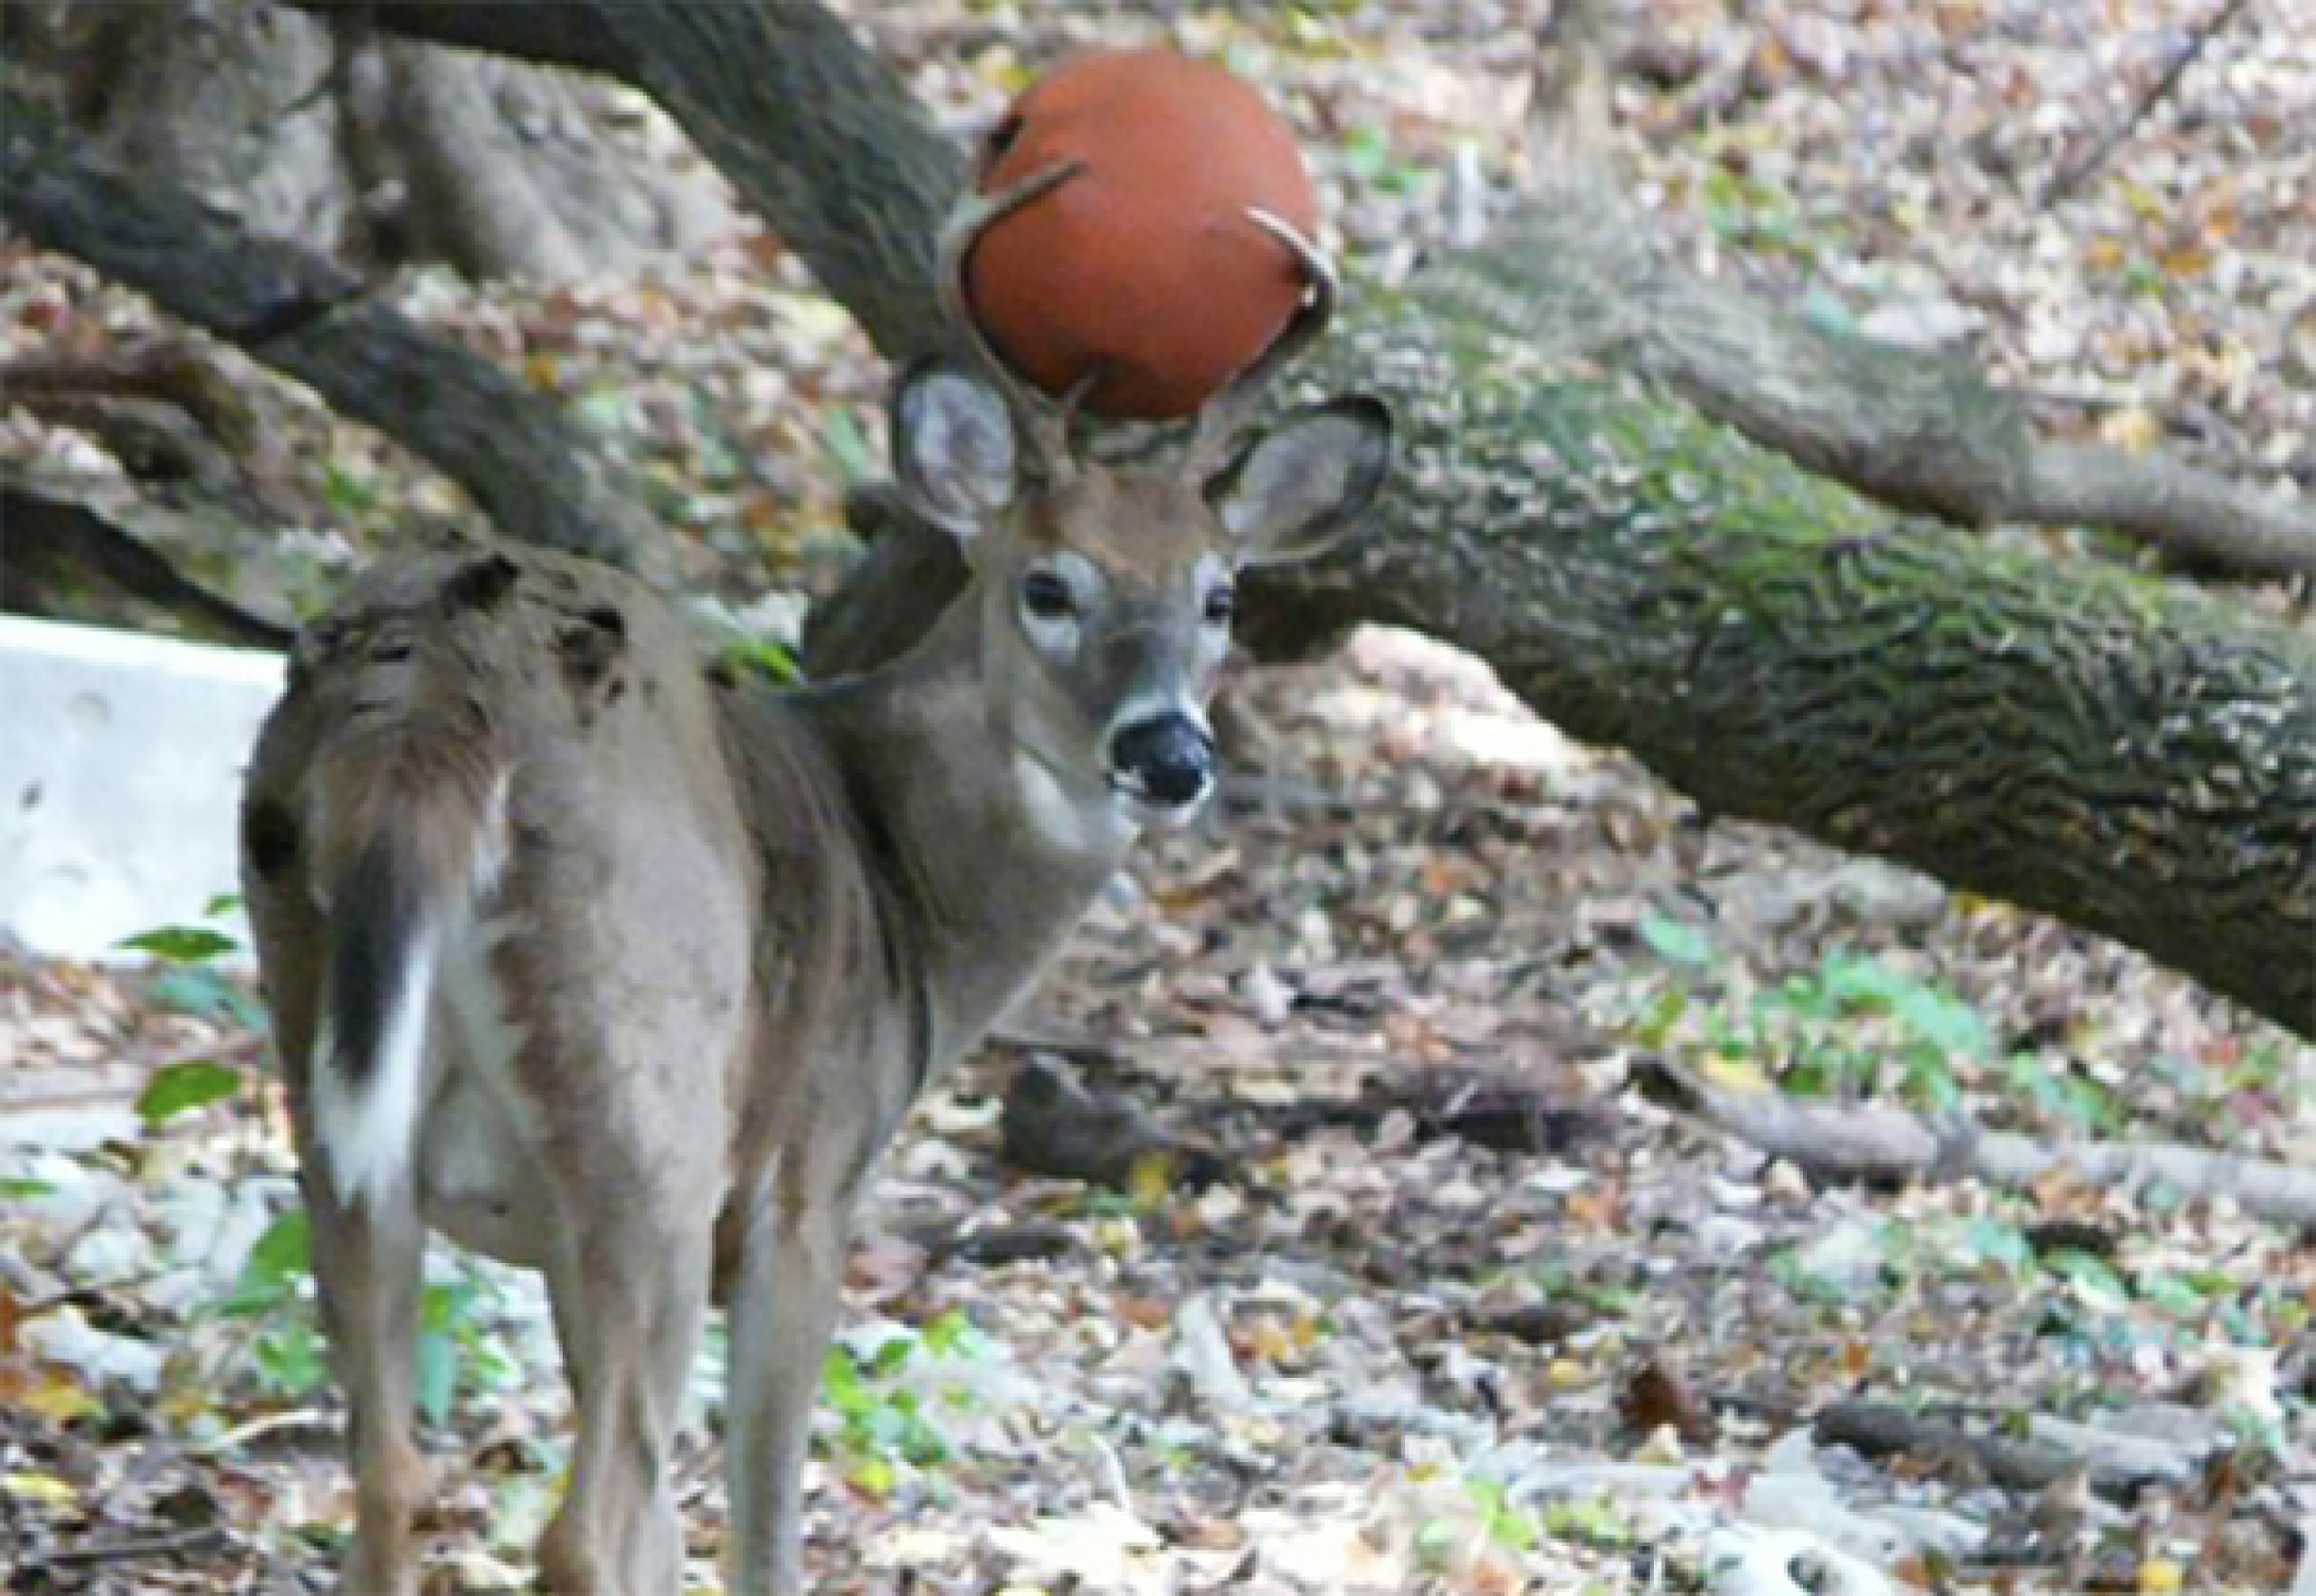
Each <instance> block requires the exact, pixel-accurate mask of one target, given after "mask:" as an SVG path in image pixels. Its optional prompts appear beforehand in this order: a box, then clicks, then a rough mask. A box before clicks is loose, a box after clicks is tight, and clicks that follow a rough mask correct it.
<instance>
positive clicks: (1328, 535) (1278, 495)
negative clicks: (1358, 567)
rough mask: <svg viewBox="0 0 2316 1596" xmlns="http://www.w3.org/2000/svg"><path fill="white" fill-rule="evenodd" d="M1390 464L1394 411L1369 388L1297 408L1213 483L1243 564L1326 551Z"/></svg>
mask: <svg viewBox="0 0 2316 1596" xmlns="http://www.w3.org/2000/svg"><path fill="white" fill-rule="evenodd" d="M1390 470H1391V411H1390V410H1388V409H1387V408H1385V406H1384V404H1383V402H1382V401H1381V400H1380V399H1376V398H1372V397H1371V396H1369V395H1367V394H1352V395H1349V396H1347V397H1344V398H1341V399H1330V400H1328V401H1327V402H1326V403H1325V404H1316V405H1313V406H1311V407H1310V408H1308V409H1306V410H1299V411H1296V412H1295V413H1293V414H1291V415H1289V416H1287V417H1286V419H1285V420H1283V421H1281V422H1280V423H1278V424H1277V426H1274V427H1273V428H1271V429H1270V431H1269V432H1266V433H1265V434H1263V436H1262V437H1261V438H1259V439H1258V440H1256V442H1254V443H1252V444H1251V445H1249V446H1248V448H1247V449H1246V450H1245V451H1242V452H1241V453H1240V454H1239V457H1238V459H1236V460H1235V461H1232V462H1231V463H1230V464H1229V466H1228V467H1226V468H1224V470H1222V472H1221V474H1220V475H1219V476H1217V477H1216V478H1215V479H1214V480H1213V481H1211V482H1210V483H1209V484H1207V489H1206V491H1207V498H1208V500H1209V501H1210V503H1211V504H1212V505H1213V506H1214V510H1215V514H1216V515H1217V516H1219V517H1220V518H1221V521H1222V527H1223V530H1224V531H1225V532H1226V533H1228V534H1229V537H1230V540H1231V544H1232V549H1231V553H1232V555H1233V556H1234V557H1235V558H1236V559H1237V560H1238V561H1239V564H1240V565H1280V564H1284V563H1286V562H1289V561H1294V560H1307V559H1310V558H1311V557H1313V556H1315V555H1319V554H1322V553H1324V552H1325V550H1326V549H1327V548H1328V547H1329V546H1332V545H1333V544H1334V543H1335V542H1336V540H1337V539H1339V538H1341V537H1343V534H1344V533H1345V532H1347V531H1349V530H1350V529H1351V527H1352V524H1353V522H1354V521H1356V520H1357V519H1358V518H1359V516H1360V513H1361V512H1362V510H1364V509H1366V508H1367V507H1368V506H1369V505H1370V504H1371V503H1372V502H1373V501H1374V499H1375V495H1376V493H1377V491H1378V490H1379V489H1381V487H1382V486H1383V479H1384V477H1385V475H1386V474H1387V473H1388V472H1389V471H1390Z"/></svg>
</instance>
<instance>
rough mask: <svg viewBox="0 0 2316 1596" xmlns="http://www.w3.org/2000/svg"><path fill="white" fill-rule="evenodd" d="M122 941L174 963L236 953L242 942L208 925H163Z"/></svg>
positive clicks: (122, 943) (204, 961) (204, 960)
mask: <svg viewBox="0 0 2316 1596" xmlns="http://www.w3.org/2000/svg"><path fill="white" fill-rule="evenodd" d="M119 945H120V946H122V947H126V948H133V949H135V950H136V951H137V952H138V953H148V954H151V955H153V956H154V957H156V958H159V959H166V960H167V961H168V962H169V963H170V964H204V963H206V962H207V961H209V960H211V959H214V958H216V957H218V956H219V955H223V954H229V953H232V952H233V950H234V949H235V948H237V947H239V946H241V944H240V943H238V942H235V941H234V940H233V938H232V937H230V936H226V935H225V934H224V933H223V932H222V931H212V930H210V929H209V928H208V927H207V926H157V927H156V928H155V929H153V930H150V931H140V932H138V934H137V935H136V936H130V937H125V938H123V939H122V941H121V943H120V944H119Z"/></svg>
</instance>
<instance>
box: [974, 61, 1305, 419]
mask: <svg viewBox="0 0 2316 1596" xmlns="http://www.w3.org/2000/svg"><path fill="white" fill-rule="evenodd" d="M1073 157H1074V158H1076V159H1077V160H1079V161H1082V162H1083V163H1085V169H1084V170H1083V171H1081V172H1080V173H1079V174H1078V175H1077V176H1075V177H1072V178H1071V179H1069V180H1068V182H1066V183H1064V184H1062V185H1060V186H1059V187H1058V188H1055V189H1053V190H1051V191H1049V193H1047V194H1045V195H1040V196H1039V198H1037V199H1034V200H1032V201H1030V202H1029V203H1028V204H1025V205H1023V206H1022V207H1021V208H1020V210H1017V211H1014V212H1012V213H1011V214H1008V215H1006V216H1003V217H1001V218H1000V219H998V220H997V221H996V222H994V223H992V224H991V225H990V226H989V227H988V228H987V229H986V230H985V231H984V232H983V233H982V236H981V238H980V239H979V240H978V241H976V242H975V243H974V244H973V249H972V251H971V252H970V253H969V254H968V255H967V257H966V258H965V261H964V287H965V299H966V303H967V305H968V306H969V307H970V309H971V310H972V312H973V318H974V319H975V320H976V321H978V322H979V323H980V325H981V328H982V333H983V334H984V335H985V336H986V337H988V339H989V341H990V342H991V343H992V345H993V346H994V347H995V348H996V350H997V353H998V354H999V356H1001V358H1002V359H1003V360H1004V361H1005V362H1006V364H1007V365H1008V366H1011V367H1012V369H1013V370H1014V371H1015V372H1016V373H1017V374H1018V375H1020V376H1021V377H1023V378H1024V379H1026V380H1027V381H1029V382H1030V383H1031V384H1033V385H1036V386H1037V387H1039V388H1040V389H1042V390H1043V391H1045V392H1046V393H1048V394H1066V393H1068V391H1070V390H1071V389H1072V388H1074V387H1075V386H1076V385H1077V384H1078V383H1079V382H1080V381H1081V380H1083V379H1085V378H1087V376H1092V377H1093V378H1094V379H1095V380H1094V383H1093V385H1092V387H1091V388H1090V389H1089V390H1088V391H1087V394H1086V397H1085V399H1084V401H1083V403H1084V406H1085V408H1086V409H1087V410H1089V411H1091V412H1093V413H1096V414H1097V415H1104V416H1110V417H1116V418H1129V417H1130V418H1134V419H1138V420H1149V421H1156V420H1172V419H1174V418H1177V417H1181V416H1185V415H1188V414H1190V413H1191V412H1192V411H1194V410H1196V409H1197V408H1198V407H1199V406H1200V405H1201V404H1203V403H1204V402H1205V401H1206V400H1207V399H1208V398H1210V397H1211V396H1212V395H1213V394H1214V393H1215V391H1216V390H1217V389H1219V388H1220V386H1221V385H1223V384H1224V383H1225V382H1226V381H1228V380H1229V377H1230V375H1231V374H1232V373H1234V372H1236V371H1238V370H1239V368H1240V367H1242V366H1245V365H1246V364H1247V363H1248V362H1249V361H1251V360H1252V359H1254V358H1255V356H1258V355H1259V354H1261V353H1262V351H1263V350H1264V349H1265V348H1266V347H1268V345H1269V343H1270V341H1271V340H1272V339H1273V338H1275V337H1277V336H1278V333H1279V331H1280V329H1282V328H1284V327H1285V326H1286V322H1287V320H1288V318H1289V317H1291V316H1292V315H1293V313H1294V310H1295V308H1296V304H1297V302H1298V301H1299V299H1300V298H1301V294H1302V291H1303V276H1302V272H1301V271H1300V270H1299V269H1298V268H1297V266H1296V261H1295V259H1294V257H1293V255H1292V254H1290V253H1289V252H1288V251H1287V249H1286V246H1285V245H1283V244H1282V243H1280V242H1279V241H1278V240H1277V239H1276V238H1274V237H1272V236H1271V235H1270V234H1269V233H1266V232H1265V231H1264V230H1263V229H1262V228H1261V227H1259V226H1258V225H1257V224H1256V223H1254V222H1252V221H1250V220H1248V216H1247V214H1246V213H1247V209H1248V206H1258V207H1261V208H1263V209H1265V210H1267V211H1269V212H1271V213H1272V214H1275V215H1277V216H1278V217H1279V218H1281V219H1282V220H1284V221H1286V222H1288V223H1292V224H1293V225H1294V226H1295V227H1296V230H1297V231H1299V232H1301V233H1303V235H1304V236H1305V237H1306V238H1315V236H1316V234H1317V228H1318V200H1317V197H1316V195H1315V194H1314V193H1313V191H1312V187H1311V180H1310V177H1309V176H1308V175H1307V174H1306V173H1305V170H1304V166H1303V156H1302V152H1301V151H1300V150H1299V149H1298V148H1297V147H1296V143H1295V137H1294V135H1293V134H1292V133H1291V132H1290V131H1289V130H1288V129H1287V128H1286V124H1285V123H1283V122H1281V121H1280V120H1279V119H1278V118H1277V116H1276V115H1275V114H1274V113H1273V112H1272V111H1271V109H1270V108H1269V107H1268V106H1267V105H1265V104H1264V103H1263V101H1262V98H1261V97H1260V96H1259V95H1258V94H1257V93H1256V92H1255V90H1253V89H1252V88H1251V87H1249V86H1248V84H1247V83H1246V82H1244V81H1241V80H1240V79H1239V78H1237V77H1234V76H1233V75H1231V74H1230V73H1229V72H1228V71H1224V70H1223V69H1222V68H1220V67H1219V66H1213V65H1210V64H1209V63H1207V62H1199V61H1193V60H1191V59H1190V58H1189V57H1187V56H1184V55H1182V54H1180V53H1178V52H1174V51H1172V50H1167V49H1160V48H1153V49H1142V50H1121V51H1104V52H1097V53H1094V54H1089V55H1084V56H1080V57H1078V58H1077V59H1076V60H1073V61H1071V62H1068V63H1067V64H1065V65H1063V66H1062V67H1061V68H1059V69H1058V70H1057V71H1054V72H1053V73H1052V74H1050V75H1049V76H1048V77H1046V78H1044V79H1042V80H1040V81H1039V82H1037V83H1034V84H1032V85H1030V88H1029V89H1027V90H1024V91H1023V92H1022V93H1021V95H1020V98H1019V99H1017V100H1015V101H1014V102H1013V105H1012V108H1011V109H1010V110H1009V111H1008V112H1007V114H1006V115H1005V117H1004V118H1003V119H1001V120H1000V122H999V123H998V125H997V128H995V130H994V131H993V132H992V134H991V135H990V138H989V141H988V143H987V145H986V146H985V147H984V149H983V152H982V171H981V176H980V185H981V187H982V190H983V191H984V192H990V191H993V190H996V189H1000V188H1002V187H1003V186H1004V185H1007V184H1008V183H1011V182H1012V181H1013V180H1015V179H1017V178H1020V177H1023V176H1029V175H1030V174H1033V173H1036V172H1038V171H1040V170H1042V169H1044V168H1045V167H1047V166H1050V165H1051V164H1053V163H1054V162H1056V161H1059V160H1067V159H1070V158H1073Z"/></svg>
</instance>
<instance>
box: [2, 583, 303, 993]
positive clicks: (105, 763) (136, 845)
mask: <svg viewBox="0 0 2316 1596" xmlns="http://www.w3.org/2000/svg"><path fill="white" fill-rule="evenodd" d="M283 671H284V661H283V660H282V658H281V656H280V655H278V654H267V653H258V652H252V651H245V650H240V649H218V648H209V647H205V646H204V645H201V644H197V643H186V642H178V641H174V640H172V639H167V638H157V637H146V636H142V635H139V634H137V633H134V632H110V631H105V630H102V629H99V628H93V627H86V626H65V625H60V624H57V623H55V622H47V621H34V620H30V619H27V618H25V617H24V616H20V615H0V930H5V931H6V932H8V933H10V934H12V935H14V936H15V937H16V938H17V939H19V940H20V941H22V942H24V944H26V945H29V946H30V947H31V948H32V949H33V951H35V952H38V953H43V954H48V955H56V956H62V957H68V958H98V957H102V956H106V955H110V954H111V953H113V951H114V950H115V948H116V946H117V945H118V944H119V941H120V939H121V938H122V937H124V936H133V935H135V934H136V933H138V932H139V931H146V930H150V929H151V928H152V927H154V926H162V925H186V924H192V923H195V922H196V921H198V920H200V918H201V912H202V908H203V906H204V905H205V904H207V903H208V902H209V900H210V899H211V898H214V897H216V896H218V895H219V894H221V893H230V892H235V891H238V890H239V883H238V879H237V878H238V869H237V867H236V864H235V861H234V848H235V829H236V814H237V811H238V808H239V805H240V802H241V788H242V770H243V769H244V768H245V767H246V765H248V762H249V755H250V749H251V747H252V745H253V744H254V743H255V742H256V739H257V729H258V724H259V722H260V721H261V720H262V719H263V718H264V717H265V715H266V712H267V711H268V710H269V709H271V708H272V707H273V704H274V701H275V700H276V699H277V698H280V695H281V689H282V684H283ZM221 928H222V929H224V930H226V931H228V932H229V933H231V934H232V935H233V936H237V937H239V938H240V939H241V940H242V945H243V946H244V947H246V946H247V945H248V930H247V927H246V926H244V925H242V924H239V923H238V922H237V921H236V922H235V923H227V924H223V925H222V926H221Z"/></svg>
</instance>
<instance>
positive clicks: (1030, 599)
mask: <svg viewBox="0 0 2316 1596" xmlns="http://www.w3.org/2000/svg"><path fill="white" fill-rule="evenodd" d="M1021 607H1022V608H1023V609H1024V610H1027V611H1028V612H1029V613H1030V617H1031V618H1032V619H1033V620H1038V621H1067V620H1068V619H1069V618H1070V617H1072V616H1073V615H1075V614H1077V594H1073V593H1071V592H1070V591H1069V584H1068V583H1067V582H1064V581H1063V580H1062V579H1061V578H1060V577H1059V576H1058V575H1055V574H1054V573H1053V572H1051V571H1032V572H1030V574H1029V575H1026V576H1024V577H1022V578H1021Z"/></svg>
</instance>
